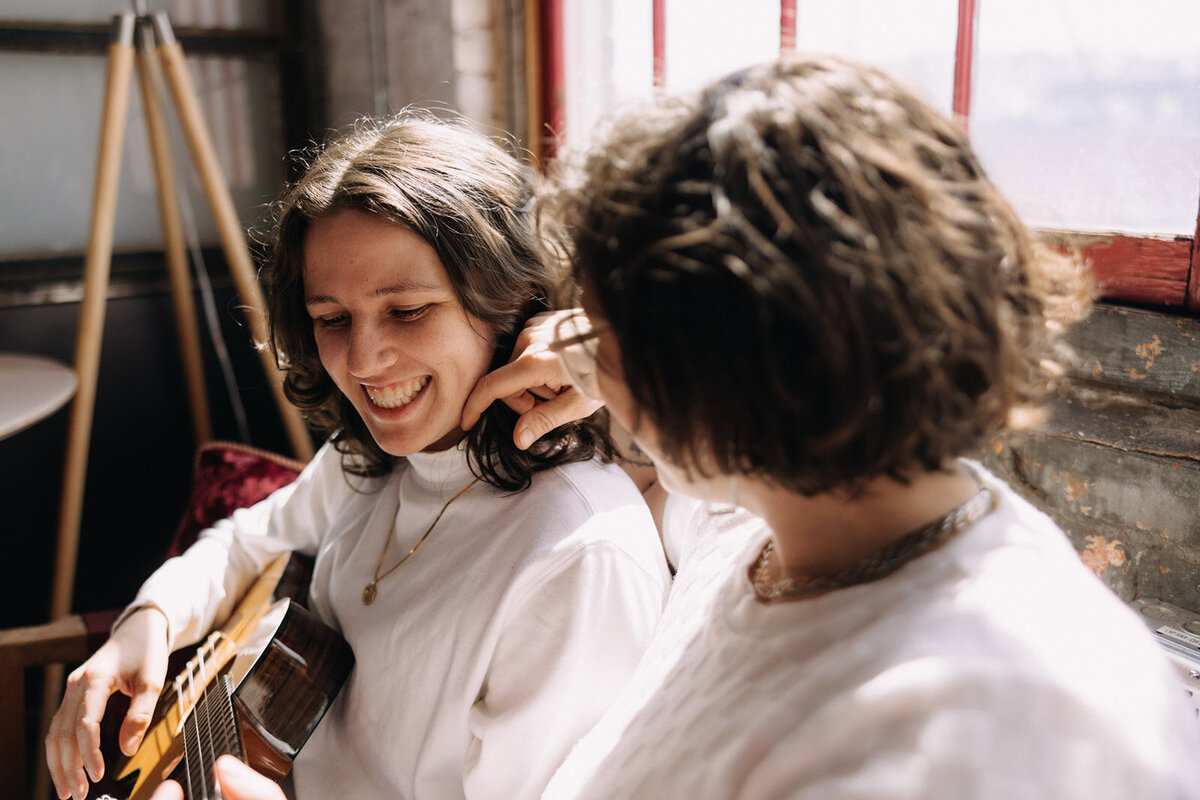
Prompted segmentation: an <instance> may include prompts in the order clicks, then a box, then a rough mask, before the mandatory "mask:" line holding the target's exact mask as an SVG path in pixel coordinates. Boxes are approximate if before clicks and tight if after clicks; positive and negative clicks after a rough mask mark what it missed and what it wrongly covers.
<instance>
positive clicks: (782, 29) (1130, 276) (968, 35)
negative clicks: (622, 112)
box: [534, 0, 1200, 313]
mask: <svg viewBox="0 0 1200 800" xmlns="http://www.w3.org/2000/svg"><path fill="white" fill-rule="evenodd" d="M652 1H653V14H652V19H653V26H654V30H653V47H654V63H653V65H652V70H653V80H654V87H655V89H656V91H661V90H662V89H663V87H664V86H665V85H666V57H665V56H666V53H665V50H666V32H665V25H666V22H665V18H666V17H665V3H666V0H652ZM534 2H536V3H537V5H538V8H539V12H540V13H539V17H540V23H541V24H540V26H539V27H540V30H541V36H540V41H539V45H540V48H541V56H542V57H541V63H542V65H543V69H542V81H541V88H542V97H541V106H542V109H543V118H542V119H543V120H544V121H545V124H546V125H548V126H549V128H550V129H551V130H553V131H559V132H561V131H562V122H563V120H564V119H565V114H564V97H563V93H564V86H565V83H566V77H565V76H566V73H565V64H564V62H563V30H562V4H563V0H534ZM978 20H979V4H978V2H977V0H958V34H957V41H956V43H955V58H954V93H953V111H954V115H955V116H956V117H957V118H958V119H959V120H960V121H961V122H962V124H963V125H964V126H965V125H967V124H969V121H970V111H971V77H972V73H973V71H974V67H975V41H976V31H977V27H978ZM779 46H780V51H781V52H789V51H792V50H794V49H795V47H796V1H795V0H780V15H779ZM553 145H554V141H553V138H552V137H549V138H547V139H546V140H545V150H544V151H543V153H544V155H545V156H546V157H550V156H552V155H553ZM1046 233H1047V235H1048V236H1050V237H1051V238H1054V239H1058V240H1066V241H1070V242H1072V244H1073V246H1076V247H1078V248H1079V250H1080V253H1081V254H1082V256H1083V257H1084V258H1085V259H1087V261H1088V262H1089V263H1090V264H1091V267H1092V272H1093V274H1094V276H1095V279H1096V283H1097V286H1098V288H1099V292H1100V296H1101V297H1102V298H1104V299H1108V300H1117V301H1124V302H1132V303H1144V304H1149V305H1156V306H1167V307H1169V308H1172V309H1176V310H1179V309H1186V310H1188V311H1190V312H1193V313H1197V312H1200V269H1198V268H1197V267H1200V265H1198V264H1197V258H1198V257H1200V256H1198V253H1197V251H1198V250H1200V247H1198V245H1197V243H1198V242H1200V194H1198V195H1197V209H1196V229H1195V230H1194V231H1193V233H1192V235H1191V236H1186V235H1180V236H1137V235H1133V234H1128V233H1117V232H1114V233H1108V234H1079V233H1076V232H1073V231H1047V232H1046Z"/></svg>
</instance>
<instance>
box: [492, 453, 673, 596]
mask: <svg viewBox="0 0 1200 800" xmlns="http://www.w3.org/2000/svg"><path fill="white" fill-rule="evenodd" d="M500 502H501V503H502V506H503V508H504V512H503V515H504V522H503V526H504V527H505V528H507V529H509V530H510V531H511V535H512V536H513V537H514V540H513V543H514V544H515V543H516V542H523V543H524V544H523V545H520V546H522V547H523V548H524V551H525V552H524V560H525V562H526V564H527V565H529V566H533V565H535V564H536V565H537V566H538V567H539V568H541V569H561V568H563V567H565V566H566V565H568V564H571V563H578V562H579V561H580V560H582V559H591V560H595V559H607V560H613V559H616V560H618V561H627V560H630V559H632V560H633V561H635V562H638V563H639V564H641V565H642V567H643V568H645V569H648V570H651V571H653V572H654V573H655V574H658V573H659V572H660V571H661V572H664V573H665V569H666V567H665V559H664V557H663V555H662V545H661V542H660V540H659V537H658V530H657V528H656V527H655V525H654V520H653V518H652V517H651V515H650V510H649V508H648V507H647V506H646V504H645V501H644V500H643V499H642V495H641V493H640V492H639V491H638V489H637V487H636V486H635V485H634V483H633V481H632V480H630V478H629V476H628V475H626V474H625V472H624V471H623V470H622V469H621V468H620V467H618V466H617V465H615V464H602V463H600V462H599V461H596V460H592V461H582V462H576V463H571V464H563V465H560V466H557V467H553V468H551V469H548V470H544V471H542V472H538V473H537V474H535V475H534V476H533V483H532V485H531V486H530V487H529V488H528V489H526V490H525V491H523V492H517V493H514V494H511V495H504V496H502V499H501V501H500ZM498 522H499V520H498ZM660 565H661V569H660Z"/></svg>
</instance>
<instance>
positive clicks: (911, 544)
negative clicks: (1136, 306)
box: [464, 57, 1200, 800]
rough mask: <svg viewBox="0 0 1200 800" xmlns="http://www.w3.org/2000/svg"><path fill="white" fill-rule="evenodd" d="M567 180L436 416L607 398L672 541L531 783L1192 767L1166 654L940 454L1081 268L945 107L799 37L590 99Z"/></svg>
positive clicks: (968, 445) (875, 792)
mask: <svg viewBox="0 0 1200 800" xmlns="http://www.w3.org/2000/svg"><path fill="white" fill-rule="evenodd" d="M564 183H565V186H564V188H563V189H562V190H561V191H560V192H559V194H558V196H556V197H552V198H550V200H551V202H550V204H549V205H548V206H547V213H548V214H550V215H551V216H550V219H551V220H553V221H555V222H557V223H561V224H562V225H563V231H564V234H563V238H562V239H561V242H562V243H563V246H564V247H565V254H566V256H567V257H569V259H570V260H571V263H572V264H573V265H574V270H575V275H576V277H577V279H578V283H579V285H580V286H581V287H582V306H583V312H577V313H576V312H559V313H557V314H555V315H553V316H551V317H548V318H545V319H542V320H540V321H539V322H538V323H537V324H535V325H534V326H532V327H530V328H528V329H527V330H526V332H525V333H523V335H522V336H523V338H522V339H521V340H519V342H518V348H517V349H518V354H519V355H518V357H517V358H516V359H515V360H514V361H513V363H511V364H509V365H507V366H505V367H503V368H501V369H500V370H497V371H495V372H493V373H492V374H490V375H488V376H487V377H485V378H484V379H483V380H482V381H481V382H480V384H479V387H478V388H477V390H476V392H475V394H474V395H473V396H472V398H471V399H470V400H468V403H467V406H466V412H465V418H464V421H465V422H466V423H468V424H469V423H471V422H472V421H473V420H474V418H475V414H477V413H478V412H479V411H480V410H481V409H482V408H485V407H487V406H489V405H490V404H491V402H492V401H493V400H495V399H504V398H507V402H508V403H510V404H511V405H512V407H513V408H514V409H516V410H517V411H519V412H522V413H523V414H525V416H524V417H523V418H522V420H521V421H520V423H519V424H518V425H517V428H516V431H517V437H518V440H519V441H523V440H524V437H536V436H537V435H538V434H540V433H542V432H544V430H546V429H547V428H548V427H549V426H550V425H552V424H554V421H555V420H562V419H572V418H575V417H581V416H583V415H585V414H587V413H588V412H590V411H592V410H594V409H595V408H596V407H598V406H599V405H600V404H601V403H603V404H605V405H607V407H608V410H609V412H610V413H611V414H612V416H613V417H614V418H616V419H617V420H618V421H619V422H621V423H622V424H623V426H624V427H625V428H627V429H628V430H629V431H631V432H632V434H633V435H634V437H635V439H636V441H637V443H638V444H639V445H640V446H641V448H642V449H643V450H645V451H646V452H647V453H648V454H650V456H651V457H652V458H653V461H654V463H655V465H656V467H657V476H658V480H659V483H660V484H661V485H662V486H664V487H665V488H666V489H667V490H668V491H669V493H670V494H669V495H667V496H666V502H665V507H664V508H663V509H662V512H661V513H662V534H663V538H664V541H665V544H666V546H667V550H668V556H669V557H670V559H671V560H672V561H673V563H674V564H675V565H676V567H677V569H678V572H677V574H676V577H675V582H674V586H673V587H672V590H671V596H670V598H669V599H668V602H667V607H666V610H665V611H664V616H663V619H662V621H661V622H660V624H659V627H658V629H657V630H656V631H655V634H654V637H653V639H652V641H651V644H650V648H649V650H648V651H647V653H646V656H645V658H643V660H642V662H641V664H640V665H639V666H638V671H637V674H636V675H635V677H634V679H633V680H632V681H631V682H630V684H629V687H628V690H627V691H626V692H625V693H624V694H623V695H622V697H621V699H620V700H618V701H617V704H616V705H615V706H614V708H613V709H612V710H611V711H610V712H609V713H608V714H606V716H605V717H604V719H603V720H601V722H600V723H599V724H598V725H597V727H596V728H595V729H593V730H592V731H591V732H590V733H589V734H588V735H587V736H586V737H585V738H584V739H583V740H582V741H581V742H580V744H579V745H577V746H576V747H575V748H574V750H573V751H572V753H571V755H570V756H569V757H568V759H567V761H566V762H565V763H564V765H563V766H562V768H560V770H559V771H558V773H557V774H556V775H555V778H554V780H553V781H552V782H551V785H550V787H549V789H548V791H547V793H546V795H545V796H546V797H547V798H555V799H556V800H557V799H558V798H589V799H590V798H597V799H598V798H611V799H612V800H625V799H626V798H651V797H654V798H658V797H686V798H689V800H704V799H706V798H713V800H717V799H718V798H719V799H720V800H728V799H729V798H745V800H750V798H754V799H755V800H761V799H762V798H784V797H786V798H806V799H807V798H858V799H859V800H863V799H864V798H907V799H910V800H934V799H937V798H945V800H964V799H966V798H992V799H994V800H1012V799H1013V798H1022V800H1038V799H1044V800H1098V799H1099V798H1112V799H1113V800H1116V798H1129V797H1138V798H1156V799H1161V800H1167V799H1168V798H1170V799H1171V800H1179V799H1180V798H1195V797H1197V796H1200V780H1198V779H1197V764H1198V763H1200V760H1198V759H1197V758H1196V754H1197V752H1200V751H1198V750H1197V736H1196V733H1197V731H1196V728H1197V726H1196V721H1195V720H1194V719H1188V715H1187V714H1186V709H1185V703H1184V697H1183V692H1182V691H1181V687H1180V686H1179V685H1178V684H1177V683H1176V681H1175V679H1174V678H1173V676H1172V673H1171V668H1170V666H1169V664H1168V662H1167V660H1166V658H1165V656H1164V654H1163V653H1162V652H1161V651H1160V650H1159V648H1158V647H1157V645H1156V644H1155V642H1154V641H1153V640H1152V638H1151V636H1150V635H1149V633H1148V631H1147V630H1146V629H1145V628H1144V626H1143V625H1142V623H1141V622H1140V621H1139V620H1138V619H1137V618H1136V617H1135V615H1134V614H1133V613H1132V612H1130V611H1129V610H1128V609H1127V608H1125V607H1124V606H1123V605H1122V603H1121V602H1120V601H1119V600H1118V599H1117V598H1116V597H1115V596H1114V595H1113V594H1112V593H1111V592H1110V591H1109V590H1108V589H1107V588H1106V587H1105V586H1104V585H1103V584H1101V583H1100V581H1098V580H1097V579H1096V577H1095V576H1094V575H1093V574H1092V573H1091V572H1089V571H1088V570H1087V568H1086V567H1085V566H1084V565H1083V564H1082V563H1081V561H1080V559H1079V558H1078V555H1077V554H1076V552H1075V551H1074V549H1073V548H1072V547H1071V545H1070V543H1069V541H1068V540H1067V539H1066V537H1065V536H1064V535H1063V534H1062V532H1061V531H1060V530H1059V529H1058V528H1057V527H1056V526H1055V525H1054V523H1053V522H1052V521H1051V520H1050V519H1049V518H1048V517H1046V516H1045V515H1044V514H1042V513H1041V512H1039V511H1037V510H1036V509H1034V508H1033V507H1032V506H1031V505H1030V504H1029V503H1027V502H1026V501H1025V500H1023V499H1022V498H1021V497H1020V496H1018V495H1017V494H1016V493H1014V492H1013V491H1012V490H1011V489H1010V488H1009V487H1007V486H1006V485H1004V484H1003V483H1002V482H1001V481H999V480H997V479H996V477H995V476H993V475H991V474H989V473H988V472H987V471H986V470H985V469H984V468H983V467H981V466H980V465H979V464H977V463H975V462H973V461H971V460H969V459H968V458H965V456H968V455H969V454H971V453H974V452H978V450H979V449H980V448H981V447H983V446H985V445H987V444H988V443H989V441H991V439H992V437H993V436H994V435H996V434H998V433H999V432H1001V431H1002V430H1003V429H1004V427H1005V426H1006V425H1008V424H1010V422H1011V421H1012V420H1013V419H1014V418H1015V417H1016V416H1017V415H1018V412H1019V411H1021V410H1022V409H1024V408H1028V407H1030V405H1031V403H1032V402H1033V401H1034V400H1035V399H1036V397H1037V395H1038V391H1039V390H1040V389H1041V388H1043V387H1044V386H1045V385H1046V384H1047V381H1048V378H1049V374H1048V373H1047V371H1046V366H1047V362H1046V358H1047V356H1049V355H1052V354H1053V349H1054V340H1055V336H1056V334H1057V333H1060V332H1061V331H1062V329H1063V328H1064V326H1065V325H1066V324H1067V323H1069V322H1070V321H1072V320H1073V319H1076V318H1078V317H1079V316H1080V315H1081V314H1083V313H1084V312H1085V311H1086V309H1087V305H1088V303H1087V295H1088V285H1087V281H1086V279H1085V275H1084V273H1083V272H1082V270H1081V268H1080V266H1079V265H1078V264H1077V263H1076V262H1075V261H1074V260H1073V259H1071V258H1069V257H1066V256H1064V255H1061V254H1058V253H1054V252H1050V251H1048V250H1046V249H1045V248H1043V247H1041V246H1039V245H1038V244H1037V243H1035V242H1034V241H1033V240H1032V239H1031V237H1030V235H1029V234H1028V232H1027V231H1026V229H1025V228H1024V227H1023V226H1022V225H1021V223H1020V222H1019V221H1018V219H1017V217H1016V215H1015V214H1014V213H1013V211H1012V210H1011V208H1010V207H1009V206H1008V204H1007V203H1006V202H1005V201H1004V200H1003V199H1002V198H1001V196H1000V195H999V194H998V193H997V191H996V189H995V188H994V187H993V185H992V184H991V182H990V181H989V180H988V179H987V177H986V176H985V174H984V171H983V170H982V168H981V167H980V165H979V162H978V160H977V159H976V157H975V155H974V153H973V151H972V149H971V147H970V145H969V143H968V141H967V137H966V134H965V132H964V130H963V129H962V128H961V127H960V126H959V125H957V124H956V123H954V122H952V121H950V120H947V119H944V118H943V117H942V116H940V115H939V114H937V113H936V112H934V111H933V110H931V109H930V108H929V107H928V106H927V105H926V104H925V103H923V102H922V101H920V100H919V99H917V98H916V97H915V96H914V95H912V94H911V93H910V92H908V91H907V90H905V89H904V88H902V87H901V86H899V85H898V84H897V83H896V82H895V81H893V80H892V79H890V78H889V77H887V76H886V75H884V74H882V73H881V72H879V71H877V70H874V69H871V68H868V67H864V66H860V65H856V64H853V63H849V62H846V61H842V60H839V59H836V58H832V57H797V58H792V59H787V60H782V61H780V62H778V63H774V64H769V65H764V66H760V67H756V68H751V69H748V70H746V71H743V72H739V73H736V74H734V75H731V76H729V77H727V78H725V79H724V80H721V81H718V82H716V83H715V84H712V85H711V86H708V87H707V88H705V89H704V90H702V91H701V92H699V93H698V94H696V95H694V96H688V97H684V98H678V99H673V100H666V101H663V102H661V103H659V104H658V105H656V106H654V107H652V108H650V109H639V110H638V111H636V112H635V113H634V114H633V115H631V116H628V117H625V118H623V119H621V120H618V121H617V123H616V124H615V125H614V127H613V129H612V131H611V132H610V133H609V134H608V136H607V138H606V139H604V140H603V143H602V144H601V145H600V146H599V147H598V148H597V149H595V150H593V151H592V152H590V153H589V154H588V157H587V159H586V161H585V162H584V163H583V164H582V168H581V171H580V172H579V173H577V174H575V175H570V174H569V175H568V177H567V179H566V180H565V181H564ZM584 312H586V314H585V313H584ZM543 385H544V386H545V387H546V388H547V389H550V390H553V391H554V392H555V394H554V395H551V394H549V393H548V392H547V391H545V390H537V387H541V386H543ZM531 387H532V388H534V389H535V390H536V391H538V396H541V397H547V398H551V399H549V400H548V401H546V402H541V401H540V400H539V399H538V396H534V395H530V394H528V393H527V392H526V391H525V390H527V389H529V388H531ZM739 506H740V507H741V508H738V507H739Z"/></svg>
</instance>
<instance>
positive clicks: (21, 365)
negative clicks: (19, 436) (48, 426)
mask: <svg viewBox="0 0 1200 800" xmlns="http://www.w3.org/2000/svg"><path fill="white" fill-rule="evenodd" d="M73 394H75V372H74V371H73V370H72V369H71V368H70V367H67V366H65V365H64V364H60V363H59V362H57V361H54V360H53V359H50V358H44V357H42V356H30V355H23V354H19V353H0V439H3V438H5V437H7V436H12V435H13V434H14V433H17V432H18V431H23V430H25V429H26V428H28V427H29V426H30V425H32V424H34V423H35V422H37V421H39V420H42V419H45V418H46V417H48V416H50V415H51V414H53V413H54V412H55V411H57V410H58V409H60V408H62V406H63V404H64V403H66V402H67V401H68V400H70V399H71V396H72V395H73Z"/></svg>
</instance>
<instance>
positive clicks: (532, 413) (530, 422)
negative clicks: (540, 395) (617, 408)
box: [513, 387, 604, 450]
mask: <svg viewBox="0 0 1200 800" xmlns="http://www.w3.org/2000/svg"><path fill="white" fill-rule="evenodd" d="M603 405H604V404H603V403H601V402H598V401H596V400H589V399H588V398H587V397H584V396H583V395H582V394H580V393H579V391H578V390H576V389H575V388H574V387H572V388H570V389H567V390H566V391H564V392H562V393H561V394H558V395H556V396H555V397H553V398H552V399H550V400H547V401H546V402H544V403H538V404H537V405H535V406H533V408H531V409H529V410H528V411H526V412H525V413H524V414H522V415H521V416H520V417H519V418H518V419H517V424H516V425H515V426H513V440H514V441H515V442H516V444H517V447H519V448H521V449H522V450H525V449H527V448H528V447H529V445H531V444H533V443H534V442H535V441H537V440H538V439H539V438H540V437H542V436H544V435H546V434H547V433H549V432H550V431H552V430H554V429H555V428H557V427H559V426H560V425H565V424H567V423H568V422H574V421H575V420H577V419H583V418H584V417H587V416H591V415H592V414H594V413H595V412H596V410H597V409H599V408H600V407H601V406H603Z"/></svg>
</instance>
